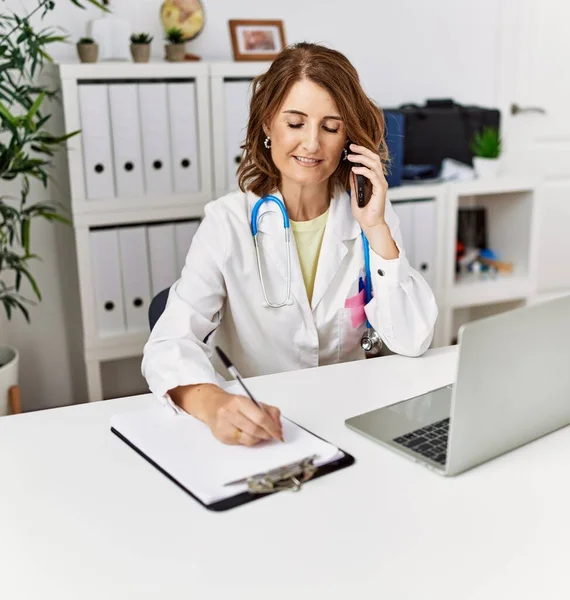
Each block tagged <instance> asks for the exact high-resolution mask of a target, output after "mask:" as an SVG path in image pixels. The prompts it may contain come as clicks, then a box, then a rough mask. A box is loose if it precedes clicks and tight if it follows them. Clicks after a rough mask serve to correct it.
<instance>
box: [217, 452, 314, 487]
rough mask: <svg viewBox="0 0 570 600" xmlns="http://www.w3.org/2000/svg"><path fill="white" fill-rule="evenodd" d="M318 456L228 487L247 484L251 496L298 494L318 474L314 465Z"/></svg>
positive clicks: (232, 483) (234, 482)
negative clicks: (287, 492)
mask: <svg viewBox="0 0 570 600" xmlns="http://www.w3.org/2000/svg"><path fill="white" fill-rule="evenodd" d="M315 458H317V457H316V455H313V456H309V457H307V458H304V459H303V460H300V461H299V462H295V463H291V464H288V465H284V466H282V467H279V468H277V469H274V470H273V471H268V472H267V473H261V474H258V475H253V476H251V477H248V478H246V479H240V480H239V481H232V482H231V483H227V484H226V485H234V484H237V483H247V487H248V491H249V492H250V493H251V494H271V493H273V492H281V491H285V490H289V491H291V492H298V491H299V490H300V489H301V486H302V485H303V483H304V482H305V481H308V480H309V479H310V478H311V477H312V476H313V475H314V474H315V473H316V472H317V467H316V466H315V465H314V464H313V461H314V460H315Z"/></svg>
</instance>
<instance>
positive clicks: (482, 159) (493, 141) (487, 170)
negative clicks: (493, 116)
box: [471, 127, 501, 178]
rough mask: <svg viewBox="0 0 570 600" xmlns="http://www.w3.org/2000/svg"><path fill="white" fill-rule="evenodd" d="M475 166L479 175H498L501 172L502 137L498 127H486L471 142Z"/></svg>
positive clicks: (487, 176) (486, 176)
mask: <svg viewBox="0 0 570 600" xmlns="http://www.w3.org/2000/svg"><path fill="white" fill-rule="evenodd" d="M471 152H473V168H474V169H475V173H476V174H477V177H485V178H489V177H497V175H499V173H500V156H501V137H500V135H499V130H498V129H497V128H496V127H485V128H483V129H482V130H481V131H478V132H477V133H475V135H474V136H473V140H472V142H471Z"/></svg>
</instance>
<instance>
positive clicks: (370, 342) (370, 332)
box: [251, 195, 382, 352]
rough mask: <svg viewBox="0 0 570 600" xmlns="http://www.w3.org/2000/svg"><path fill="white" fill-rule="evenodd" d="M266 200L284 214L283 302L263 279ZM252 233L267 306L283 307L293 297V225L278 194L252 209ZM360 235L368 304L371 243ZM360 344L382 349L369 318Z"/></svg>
mask: <svg viewBox="0 0 570 600" xmlns="http://www.w3.org/2000/svg"><path fill="white" fill-rule="evenodd" d="M265 202H274V203H275V204H276V205H277V206H278V207H279V210H280V211H281V215H282V216H283V229H284V233H285V249H286V252H287V279H286V287H287V291H286V295H285V300H283V302H271V301H270V300H269V298H268V297H267V291H266V289H265V282H264V280H263V273H262V270H261V258H260V256H259V244H258V241H257V233H258V230H257V224H258V218H259V209H260V208H261V207H262V205H263V204H264V203H265ZM251 233H252V235H253V241H254V243H255V254H256V257H257V270H258V272H259V281H260V283H261V290H262V292H263V297H264V299H265V302H266V303H267V306H270V307H271V308H281V307H282V306H285V305H287V304H289V303H290V299H291V226H290V223H289V215H288V214H287V209H286V208H285V204H283V201H282V200H280V199H279V198H277V197H276V196H271V195H268V196H264V197H263V198H260V199H259V200H258V201H257V202H256V203H255V206H254V207H253V210H252V211H251ZM360 236H361V237H362V248H363V253H364V273H365V279H364V301H365V304H368V303H369V302H370V300H372V278H371V275H370V244H369V243H368V240H367V239H366V236H365V235H364V232H363V231H362V230H361V231H360ZM360 345H361V347H362V349H363V350H365V351H366V352H372V351H374V350H380V348H381V347H382V340H381V338H380V336H379V335H378V332H377V331H376V330H375V329H374V328H373V327H372V325H370V322H369V321H368V319H366V331H365V332H364V334H363V335H362V339H361V340H360Z"/></svg>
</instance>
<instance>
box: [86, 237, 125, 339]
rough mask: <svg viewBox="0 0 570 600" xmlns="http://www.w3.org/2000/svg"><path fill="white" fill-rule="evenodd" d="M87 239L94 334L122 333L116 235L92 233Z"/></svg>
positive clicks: (123, 313)
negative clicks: (91, 284)
mask: <svg viewBox="0 0 570 600" xmlns="http://www.w3.org/2000/svg"><path fill="white" fill-rule="evenodd" d="M89 239H90V245H91V268H92V269H93V286H94V291H95V306H96V317H97V332H98V333H99V334H100V335H102V336H105V335H113V334H115V335H116V334H120V333H124V332H125V330H126V327H125V312H124V302H123V291H122V287H121V272H120V261H119V234H118V232H117V230H116V229H101V230H94V231H91V232H90V234H89Z"/></svg>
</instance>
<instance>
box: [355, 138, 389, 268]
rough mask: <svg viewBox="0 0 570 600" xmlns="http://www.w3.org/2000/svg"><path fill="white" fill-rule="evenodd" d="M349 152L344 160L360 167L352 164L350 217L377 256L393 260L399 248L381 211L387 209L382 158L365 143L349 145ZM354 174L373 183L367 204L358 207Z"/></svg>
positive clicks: (385, 182) (383, 211)
mask: <svg viewBox="0 0 570 600" xmlns="http://www.w3.org/2000/svg"><path fill="white" fill-rule="evenodd" d="M349 150H350V151H351V154H349V155H348V156H347V159H348V160H349V161H350V162H352V163H360V164H361V165H362V166H361V167H355V166H353V167H352V169H351V171H352V176H351V177H350V198H351V207H352V216H353V217H354V218H355V219H356V220H357V221H358V224H359V225H360V227H361V229H362V231H363V232H364V235H365V236H366V238H367V239H368V241H369V243H370V247H371V248H372V249H373V250H374V251H375V252H376V253H377V254H379V255H380V256H383V257H384V258H388V259H392V258H398V256H399V250H398V248H397V247H396V245H395V243H394V240H393V239H392V236H391V234H390V229H389V227H388V225H386V221H385V219H384V213H385V210H386V193H387V192H388V182H387V181H386V177H384V169H383V168H382V161H381V160H380V157H379V156H378V154H376V153H375V152H372V151H371V150H368V148H365V147H364V146H357V145H356V144H350V146H349ZM356 175H364V177H366V178H367V179H368V180H369V181H370V183H371V184H372V194H371V196H370V200H369V201H368V202H367V204H366V206H363V207H362V208H360V207H359V206H358V203H357V201H356V198H357V193H356Z"/></svg>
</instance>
